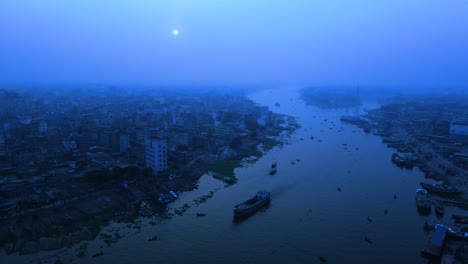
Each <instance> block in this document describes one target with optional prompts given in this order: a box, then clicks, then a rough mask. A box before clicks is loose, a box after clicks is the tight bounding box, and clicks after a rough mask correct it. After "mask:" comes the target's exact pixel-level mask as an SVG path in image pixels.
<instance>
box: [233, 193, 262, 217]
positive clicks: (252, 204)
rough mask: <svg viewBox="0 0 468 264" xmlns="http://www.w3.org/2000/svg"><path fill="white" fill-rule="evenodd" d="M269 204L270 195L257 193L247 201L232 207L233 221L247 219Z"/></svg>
mask: <svg viewBox="0 0 468 264" xmlns="http://www.w3.org/2000/svg"><path fill="white" fill-rule="evenodd" d="M269 203H270V193H269V192H266V191H261V192H258V193H257V194H256V195H255V196H254V197H252V198H250V199H249V200H247V201H245V202H243V203H240V204H238V205H236V206H234V210H233V212H234V218H233V220H234V221H237V220H240V219H243V218H245V217H248V216H250V215H252V214H254V213H255V212H257V211H258V210H260V209H261V208H262V207H264V206H266V205H268V204H269Z"/></svg>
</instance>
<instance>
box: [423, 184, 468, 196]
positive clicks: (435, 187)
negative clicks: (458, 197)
mask: <svg viewBox="0 0 468 264" xmlns="http://www.w3.org/2000/svg"><path fill="white" fill-rule="evenodd" d="M421 186H422V187H423V188H424V189H426V190H428V191H429V192H434V193H439V194H459V193H462V192H463V190H461V189H458V188H455V187H453V186H450V185H445V184H437V183H425V182H421Z"/></svg>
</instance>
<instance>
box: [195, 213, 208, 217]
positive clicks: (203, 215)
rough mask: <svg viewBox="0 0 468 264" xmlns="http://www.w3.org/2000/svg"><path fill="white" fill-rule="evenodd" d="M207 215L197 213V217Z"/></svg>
mask: <svg viewBox="0 0 468 264" xmlns="http://www.w3.org/2000/svg"><path fill="white" fill-rule="evenodd" d="M205 215H206V214H204V213H197V216H205Z"/></svg>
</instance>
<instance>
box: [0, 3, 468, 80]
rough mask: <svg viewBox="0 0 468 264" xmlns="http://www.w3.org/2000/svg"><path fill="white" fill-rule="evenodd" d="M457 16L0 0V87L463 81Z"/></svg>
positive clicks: (439, 10)
mask: <svg viewBox="0 0 468 264" xmlns="http://www.w3.org/2000/svg"><path fill="white" fill-rule="evenodd" d="M467 11H468V2H466V1H461V0H456V1H451V2H442V1H419V0H418V1H412V2H411V3H407V2H405V1H391V2H390V1H388V2H379V3H375V2H372V1H365V0H360V1H353V2H352V3H342V2H340V1H314V2H311V1H293V2H292V3H288V4H286V2H284V1H266V0H262V1H256V2H255V3H253V2H251V1H208V0H205V1H196V2H194V1H135V2H133V1H132V2H128V1H112V2H111V1H102V2H99V3H95V2H93V1H91V0H85V1H67V3H63V2H61V1H56V0H48V1H28V3H27V4H26V3H24V2H18V1H12V0H6V1H2V3H0V36H1V37H2V42H0V57H1V58H2V60H0V71H1V72H2V73H3V74H2V76H0V83H3V84H11V83H13V84H28V83H50V84H59V83H109V84H116V85H119V84H132V83H138V84H192V83H195V84H209V85H212V84H224V83H227V84H273V85H310V84H316V85H334V84H341V85H357V84H359V85H363V86H366V85H384V86H421V87H466V83H467V81H468V74H466V69H468V50H466V48H465V47H466V46H468V27H466V26H464V25H468V17H466V16H464V14H466V13H467ZM175 29H177V30H179V34H178V35H174V34H173V30H175Z"/></svg>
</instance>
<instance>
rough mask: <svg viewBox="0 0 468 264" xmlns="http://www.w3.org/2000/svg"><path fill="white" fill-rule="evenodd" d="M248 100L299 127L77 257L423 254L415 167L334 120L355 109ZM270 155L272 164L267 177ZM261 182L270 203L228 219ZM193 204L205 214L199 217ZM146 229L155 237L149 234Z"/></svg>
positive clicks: (298, 258) (267, 96) (212, 259)
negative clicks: (167, 209) (158, 216)
mask: <svg viewBox="0 0 468 264" xmlns="http://www.w3.org/2000/svg"><path fill="white" fill-rule="evenodd" d="M250 98H251V99H252V100H254V101H255V102H257V103H258V104H260V105H266V106H269V107H270V109H272V110H273V111H274V112H278V113H281V114H287V115H291V116H294V117H295V118H296V119H297V121H298V123H299V124H300V125H301V128H299V129H298V130H297V131H296V132H295V133H294V134H293V135H292V136H291V137H290V140H289V142H290V143H289V144H285V145H283V146H280V147H276V148H274V149H272V150H271V151H269V152H268V153H266V155H264V156H263V157H262V158H261V159H260V160H258V161H257V162H256V163H254V164H248V163H247V164H245V165H244V166H243V167H242V168H238V169H236V171H235V173H236V176H237V177H238V178H239V182H238V183H237V184H235V185H233V186H230V187H224V185H223V183H221V182H219V181H217V180H215V179H212V178H210V177H209V176H207V175H205V176H203V177H202V179H201V180H200V186H199V189H198V190H196V191H193V192H187V193H183V194H181V195H180V197H179V200H178V201H177V202H176V203H175V204H174V205H173V207H174V208H175V207H178V206H180V205H182V204H184V203H189V204H193V199H196V198H198V197H200V196H203V195H206V194H208V193H209V192H210V191H212V190H214V191H215V193H214V196H213V198H211V199H208V200H207V201H206V202H205V203H202V204H200V205H199V206H195V205H192V206H191V207H190V208H189V209H188V210H187V211H186V212H185V213H184V214H183V216H178V215H175V216H174V217H173V219H172V220H170V221H167V222H165V223H163V224H160V225H156V226H152V225H149V224H147V223H145V222H144V223H143V224H142V228H141V231H136V232H135V230H133V231H128V233H127V234H126V236H125V237H124V238H122V239H121V240H120V241H118V242H117V243H116V244H114V245H112V246H111V247H104V248H103V251H104V255H103V256H100V257H98V258H91V255H92V254H93V252H95V251H97V250H98V249H99V246H100V245H101V244H102V241H100V240H99V239H97V240H96V241H92V242H90V245H89V248H88V251H89V253H88V254H87V256H86V257H85V258H83V259H77V258H75V261H76V262H84V263H320V260H319V259H318V256H323V257H324V258H325V259H326V260H327V263H426V262H427V261H426V260H424V259H423V258H421V257H420V255H419V252H420V250H421V249H422V248H423V247H424V245H425V242H426V240H427V235H426V234H425V233H424V231H423V224H424V221H425V220H426V216H422V215H420V214H419V213H418V211H417V208H416V205H415V199H414V194H415V190H416V188H417V187H418V185H419V182H420V181H421V180H422V179H423V174H422V173H421V172H420V171H419V170H413V171H410V170H402V169H400V168H398V167H396V166H395V165H393V164H392V162H391V159H390V157H391V154H392V153H393V150H392V149H389V148H387V147H386V146H385V145H384V144H382V143H381V139H380V138H379V137H377V136H374V135H372V134H366V133H364V132H363V131H362V129H359V128H357V127H354V126H352V125H348V124H342V123H341V122H340V120H339V118H340V116H341V115H342V114H351V113H356V112H357V111H362V109H351V110H322V109H318V108H315V107H312V106H306V105H305V104H304V102H303V101H302V100H300V99H299V95H298V93H297V92H296V91H295V90H294V89H279V90H264V91H260V92H257V93H254V94H252V95H250ZM275 102H278V103H280V104H281V106H280V107H276V106H275V105H274V104H275ZM311 136H313V139H311ZM344 144H346V145H344ZM273 161H276V162H277V164H278V167H277V168H278V172H277V173H276V175H274V176H270V175H268V171H269V168H270V165H271V163H272V162H273ZM292 162H294V164H292ZM338 188H341V192H340V191H338ZM260 189H267V190H269V191H271V193H272V201H271V204H270V206H269V207H268V208H265V209H264V210H261V211H259V212H258V213H256V214H255V215H253V216H252V217H250V218H248V219H246V220H245V221H242V222H240V223H233V222H232V208H233V206H234V205H235V204H237V203H240V202H242V201H244V200H246V199H247V198H250V197H251V196H252V195H253V194H254V193H255V192H256V191H257V190H260ZM395 195H396V199H395ZM385 210H387V211H388V214H385V213H384V211H385ZM433 211H434V210H433ZM198 212H201V213H205V214H206V216H204V217H197V216H196V214H197V213H198ZM446 214H447V213H446ZM368 218H370V220H371V221H369V219H368ZM109 228H116V226H112V227H109ZM153 234H157V235H158V240H156V241H152V242H148V241H147V239H148V238H149V237H150V236H152V235H153ZM365 237H367V238H369V239H370V240H371V241H372V242H373V243H372V244H371V243H368V242H366V241H365V239H364V238H365ZM16 260H18V259H16Z"/></svg>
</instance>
